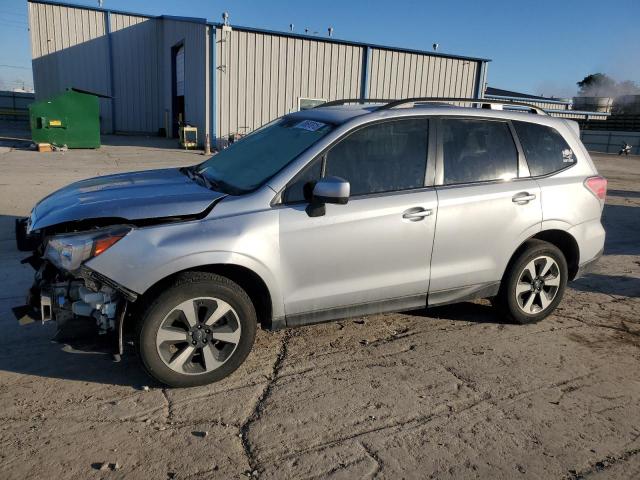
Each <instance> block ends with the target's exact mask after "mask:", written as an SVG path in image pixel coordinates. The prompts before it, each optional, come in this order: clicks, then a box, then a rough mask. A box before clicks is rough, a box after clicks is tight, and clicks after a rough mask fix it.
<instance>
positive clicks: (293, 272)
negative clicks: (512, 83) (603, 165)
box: [15, 99, 606, 386]
mask: <svg viewBox="0 0 640 480" xmlns="http://www.w3.org/2000/svg"><path fill="white" fill-rule="evenodd" d="M449 100H453V99H447V101H449ZM457 100H459V103H458V105H466V107H465V106H454V105H452V104H451V103H446V102H445V103H442V102H443V101H440V102H441V103H436V102H434V101H433V100H432V99H410V100H402V101H393V102H386V103H378V104H375V103H373V104H371V103H357V102H356V101H341V102H331V103H329V104H326V105H324V106H321V107H319V108H315V109H312V110H305V111H300V112H296V113H291V114H289V115H286V116H284V117H282V118H279V119H277V120H275V121H273V122H271V123H269V124H268V125H265V126H264V127H262V128H260V129H259V130H256V131H255V132H253V133H252V134H250V135H248V136H246V137H245V138H243V139H242V140H240V141H238V142H236V143H234V144H233V145H231V146H230V147H229V148H227V149H225V150H223V151H221V152H220V153H218V154H216V155H214V156H213V157H211V158H210V159H209V160H207V161H205V162H204V163H202V164H200V165H196V166H193V167H190V168H182V169H177V168H175V169H164V170H153V171H146V172H136V173H127V174H119V175H110V176H105V177H99V178H93V179H89V180H84V181H80V182H77V183H74V184H72V185H69V186H68V187H65V188H63V189H61V190H59V191H57V192H55V193H53V194H51V195H50V196H48V197H46V198H45V199H43V200H42V201H41V202H40V203H38V204H37V205H36V206H35V207H34V209H33V211H32V212H31V216H30V217H29V218H28V219H23V220H21V221H19V222H18V223H17V240H18V245H19V247H20V248H21V249H23V250H31V251H34V254H33V255H32V256H31V257H29V258H28V259H27V261H28V262H29V263H31V264H32V265H33V266H34V268H35V269H36V271H37V273H36V276H35V283H34V285H33V287H32V288H31V291H30V301H29V305H28V306H24V307H18V308H16V309H15V311H16V313H17V314H19V315H31V316H34V315H37V316H38V318H41V319H42V320H44V321H46V320H50V319H55V320H56V321H57V322H58V325H59V327H60V328H61V329H63V330H64V328H71V326H72V325H77V322H78V321H81V322H84V323H85V324H89V322H90V323H91V325H96V326H97V329H98V331H99V333H103V334H105V335H107V336H111V337H112V338H113V339H114V341H115V343H114V345H117V349H118V351H120V352H121V350H122V337H123V335H124V333H123V332H125V333H126V332H128V331H131V332H134V339H135V343H136V345H137V347H138V351H139V354H140V357H141V359H142V363H143V364H144V366H145V368H146V369H147V371H148V372H149V373H150V374H151V375H152V376H153V377H155V378H156V379H157V380H159V381H160V382H162V383H165V384H167V385H171V386H193V385H201V384H206V383H209V382H214V381H217V380H220V379H222V378H224V377H226V376H228V375H229V374H230V373H232V372H233V371H234V370H235V369H236V368H238V366H239V365H240V364H241V363H242V362H243V361H244V360H245V358H246V357H247V355H248V354H249V351H250V350H251V348H252V346H253V343H254V337H255V334H256V327H257V325H258V324H260V325H261V326H262V327H263V328H266V329H279V328H285V327H294V326H301V325H309V324H314V323H319V322H326V321H330V320H336V319H339V318H344V317H350V316H356V315H366V314H373V313H379V312H389V311H401V310H410V309H423V308H426V307H429V306H433V305H443V304H447V303H453V302H460V301H466V300H469V299H474V298H490V299H491V301H492V303H493V304H494V305H495V306H496V308H497V309H498V311H499V312H500V314H501V315H502V316H504V318H506V319H507V320H509V321H513V322H518V323H531V322H537V321H539V320H541V319H543V318H545V317H546V316H548V315H549V314H550V313H551V312H553V310H554V309H555V308H556V306H557V305H558V303H559V302H560V300H561V298H562V295H563V292H564V290H565V286H566V284H567V281H569V280H573V279H575V278H576V277H577V276H579V275H580V274H581V273H583V272H584V271H585V269H586V268H588V267H589V266H590V265H591V264H593V262H594V261H596V260H597V259H598V258H599V256H600V255H601V254H602V251H603V246H604V238H605V232H604V229H603V227H602V224H601V222H600V217H601V213H602V208H603V204H604V199H605V193H606V180H605V179H604V178H602V177H600V176H598V173H597V171H596V169H595V167H594V165H593V163H592V161H591V159H590V157H589V154H588V153H587V151H586V150H585V148H584V146H583V145H582V143H581V142H580V138H579V131H578V126H577V124H576V123H575V122H572V121H567V120H563V119H558V118H553V117H551V116H548V115H546V114H544V112H542V111H540V110H538V109H535V108H534V107H530V106H524V105H518V104H507V105H501V104H497V103H495V102H493V103H492V102H485V101H470V100H468V99H466V100H460V99H457ZM354 103H356V104H354ZM478 107H481V108H478ZM74 328H75V327H74Z"/></svg>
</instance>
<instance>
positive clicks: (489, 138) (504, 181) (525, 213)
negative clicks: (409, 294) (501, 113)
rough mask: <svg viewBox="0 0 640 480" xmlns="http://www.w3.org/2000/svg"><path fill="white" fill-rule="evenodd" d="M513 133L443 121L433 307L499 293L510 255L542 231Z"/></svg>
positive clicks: (501, 124)
mask: <svg viewBox="0 0 640 480" xmlns="http://www.w3.org/2000/svg"><path fill="white" fill-rule="evenodd" d="M512 132H513V128H512V126H511V125H510V123H509V122H508V121H504V120H496V119H483V118H478V117H472V118H452V117H445V118H442V119H440V121H439V123H438V137H439V142H438V162H437V166H436V170H437V171H436V190H437V192H438V218H437V226H436V234H435V238H434V244H433V255H432V261H431V285H430V288H429V304H432V305H437V304H440V303H447V302H450V301H455V300H457V299H459V298H461V297H464V296H466V295H469V296H475V295H480V296H482V295H486V296H490V295H493V294H495V293H496V289H497V286H498V283H499V281H500V279H501V277H502V275H503V273H504V270H505V267H506V265H507V263H508V261H509V259H510V257H511V255H512V254H513V253H514V251H515V250H516V249H517V247H518V246H519V245H520V244H521V243H522V242H523V241H524V240H525V239H527V238H528V237H530V236H531V235H534V234H535V233H536V232H538V231H539V230H540V224H541V221H542V210H541V206H540V188H539V186H538V184H537V182H536V181H535V180H533V179H530V178H528V177H529V171H528V167H527V165H526V162H525V160H524V157H523V155H522V152H521V149H520V147H519V144H518V143H517V140H516V139H515V138H514V135H513V133H512Z"/></svg>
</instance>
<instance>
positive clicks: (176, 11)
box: [0, 0, 640, 96]
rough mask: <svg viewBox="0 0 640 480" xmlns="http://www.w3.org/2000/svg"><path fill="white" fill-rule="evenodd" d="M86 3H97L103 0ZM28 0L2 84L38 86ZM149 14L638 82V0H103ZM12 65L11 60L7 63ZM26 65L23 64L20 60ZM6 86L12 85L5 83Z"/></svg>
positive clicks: (499, 83)
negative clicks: (329, 34) (224, 16)
mask: <svg viewBox="0 0 640 480" xmlns="http://www.w3.org/2000/svg"><path fill="white" fill-rule="evenodd" d="M74 3H78V4H84V5H92V6H96V5H97V0H93V1H87V0H79V1H77V2H74ZM26 5H27V4H26V1H25V0H0V45H2V48H1V49H0V88H1V87H3V86H4V87H7V86H9V87H13V86H14V85H16V84H21V83H22V82H23V81H24V82H25V83H26V84H27V85H29V84H31V82H32V80H31V72H30V68H29V67H30V45H29V33H28V31H27V6H26ZM104 6H105V7H108V8H113V9H121V10H128V11H134V12H141V13H149V14H169V15H181V16H195V17H206V18H208V19H209V20H214V21H219V20H220V14H221V13H222V12H223V11H225V10H226V11H228V12H229V13H230V18H231V23H232V24H238V25H245V26H252V27H263V28H268V29H273V30H285V31H286V30H288V28H289V24H290V23H293V24H294V25H295V30H296V31H297V32H303V31H304V29H305V28H309V29H310V30H311V31H318V32H319V34H320V35H326V30H327V27H328V26H332V27H333V28H334V35H335V36H336V37H338V38H344V39H349V40H359V41H365V42H371V43H379V44H388V45H394V46H403V47H409V48H417V49H430V48H431V45H432V44H433V43H434V42H437V43H439V44H440V51H442V52H447V53H455V54H461V55H469V56H479V57H485V58H491V59H492V60H493V61H492V62H491V64H490V66H489V84H490V85H491V86H494V87H498V88H504V89H508V90H518V91H523V92H528V93H533V94H544V95H556V96H570V95H572V94H573V93H575V89H576V86H575V82H577V81H578V80H580V79H582V78H583V77H584V76H585V75H586V74H588V73H593V72H596V71H600V72H604V73H607V74H609V75H611V76H613V77H614V78H616V79H618V80H627V79H629V80H634V81H636V82H638V83H640V33H639V32H640V28H639V27H640V0H609V1H607V2H604V1H602V0H555V1H552V0H526V1H525V0H510V1H509V0H482V1H480V0H478V1H475V0H438V1H432V0H423V1H411V0H394V1H389V0H385V1H383V0H366V1H364V0H355V1H348V0H341V1H335V0H322V1H315V2H314V1H309V0H298V1H293V0H268V1H267V0H263V1H258V0H233V1H230V0H182V1H175V0H153V1H142V0H104ZM6 65H10V67H8V66H6ZM16 67H21V68H16ZM3 84H4V85H3Z"/></svg>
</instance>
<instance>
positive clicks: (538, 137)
mask: <svg viewBox="0 0 640 480" xmlns="http://www.w3.org/2000/svg"><path fill="white" fill-rule="evenodd" d="M513 126H514V128H515V129H516V133H517V134H518V138H519V139H520V144H521V145H522V149H523V150H524V155H525V157H526V159H527V164H528V165H529V171H530V172H531V175H532V176H534V177H536V176H538V175H547V174H549V173H553V172H557V171H558V170H562V169H563V168H566V167H568V166H569V165H573V164H574V163H576V158H575V156H574V154H573V151H571V147H569V145H567V142H565V140H564V138H562V135H560V134H559V133H558V132H557V131H556V130H554V129H553V128H551V127H546V126H544V125H538V124H535V123H528V122H513Z"/></svg>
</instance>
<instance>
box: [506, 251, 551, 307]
mask: <svg viewBox="0 0 640 480" xmlns="http://www.w3.org/2000/svg"><path fill="white" fill-rule="evenodd" d="M559 288H560V267H559V266H558V263H557V262H556V261H555V260H554V259H553V258H551V257H549V256H546V255H542V256H539V257H536V258H534V259H533V260H531V261H530V262H529V263H527V265H526V266H525V267H524V269H523V270H522V272H521V273H520V276H519V277H518V283H517V284H516V292H515V295H516V301H517V303H518V306H519V307H520V309H521V310H522V311H523V312H525V313H526V314H528V315H533V314H538V313H540V312H543V311H544V310H546V309H547V308H548V307H549V305H551V303H552V302H553V300H554V299H555V298H556V295H557V294H558V290H559Z"/></svg>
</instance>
